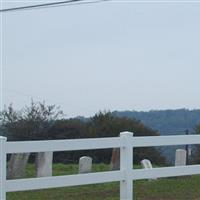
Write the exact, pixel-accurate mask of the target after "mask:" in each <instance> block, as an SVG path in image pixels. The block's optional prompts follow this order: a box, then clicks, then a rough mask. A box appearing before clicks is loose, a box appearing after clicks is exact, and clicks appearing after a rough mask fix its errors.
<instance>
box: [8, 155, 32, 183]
mask: <svg viewBox="0 0 200 200" xmlns="http://www.w3.org/2000/svg"><path fill="white" fill-rule="evenodd" d="M29 155H30V153H14V154H12V155H11V157H10V160H9V162H8V171H7V173H8V174H7V178H8V179H17V178H23V177H24V176H25V171H26V164H27V162H28V158H29Z"/></svg>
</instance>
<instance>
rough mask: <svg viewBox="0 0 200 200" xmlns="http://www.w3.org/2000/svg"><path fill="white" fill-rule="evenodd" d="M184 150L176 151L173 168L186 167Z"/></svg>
mask: <svg viewBox="0 0 200 200" xmlns="http://www.w3.org/2000/svg"><path fill="white" fill-rule="evenodd" d="M186 153H187V152H186V150H184V149H177V150H176V155H175V166H184V165H186Z"/></svg>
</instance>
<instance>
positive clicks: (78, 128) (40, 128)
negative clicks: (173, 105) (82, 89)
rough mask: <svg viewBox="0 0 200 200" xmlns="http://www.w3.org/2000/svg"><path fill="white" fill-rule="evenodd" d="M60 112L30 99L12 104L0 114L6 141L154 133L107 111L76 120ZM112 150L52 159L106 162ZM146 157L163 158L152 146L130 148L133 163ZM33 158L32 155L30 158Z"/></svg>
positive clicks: (158, 161) (155, 160) (156, 160)
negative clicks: (19, 106)
mask: <svg viewBox="0 0 200 200" xmlns="http://www.w3.org/2000/svg"><path fill="white" fill-rule="evenodd" d="M61 113H62V112H61V111H60V110H59V109H57V108H56V107H55V106H47V105H45V104H44V103H34V102H32V103H31V105H30V107H25V108H24V109H22V110H20V111H15V110H14V109H13V107H12V106H9V107H8V108H7V109H4V111H3V112H2V113H1V121H2V126H3V127H4V129H6V133H7V137H8V138H9V140H41V139H45V140H46V139H75V138H100V137H117V136H119V133H120V132H122V131H130V132H133V133H134V135H135V136H152V135H158V133H157V132H155V131H153V130H152V129H150V128H147V127H145V126H144V125H143V124H142V123H141V122H140V121H138V120H135V119H128V118H119V117H116V116H113V115H112V113H110V112H100V113H98V114H96V115H95V116H94V117H92V118H91V119H90V120H88V121H81V120H79V119H59V116H60V114H61ZM111 153H112V149H105V150H104V149H103V150H89V151H73V152H56V153H54V161H55V162H62V163H73V162H78V160H79V158H80V157H81V156H83V155H88V156H91V157H92V158H93V161H94V162H95V163H101V162H104V163H109V162H110V159H111ZM144 158H148V159H150V160H151V161H152V162H153V163H156V164H163V163H164V162H165V159H164V158H163V157H162V156H161V154H160V153H159V151H158V150H157V149H155V148H143V149H141V148H137V149H135V150H134V162H135V163H138V162H140V160H142V159H144ZM32 159H33V157H32Z"/></svg>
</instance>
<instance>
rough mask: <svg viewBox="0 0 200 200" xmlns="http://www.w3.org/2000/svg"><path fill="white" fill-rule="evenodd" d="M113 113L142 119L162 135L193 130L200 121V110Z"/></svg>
mask: <svg viewBox="0 0 200 200" xmlns="http://www.w3.org/2000/svg"><path fill="white" fill-rule="evenodd" d="M113 115H115V116H119V117H127V118H136V119H138V120H141V121H142V122H143V123H144V124H145V125H146V126H148V127H150V128H152V129H154V130H157V131H159V133H160V134H161V135H174V134H176V135H177V134H184V133H185V130H186V129H188V130H189V131H190V132H193V131H194V128H195V126H196V125H197V124H198V123H200V110H187V109H178V110H158V111H156V110H152V111H149V112H138V111H121V112H120V111H114V112H113Z"/></svg>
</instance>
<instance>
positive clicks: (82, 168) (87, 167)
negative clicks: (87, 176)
mask: <svg viewBox="0 0 200 200" xmlns="http://www.w3.org/2000/svg"><path fill="white" fill-rule="evenodd" d="M91 171H92V158H91V157H88V156H83V157H81V158H80V159H79V173H80V174H83V173H90V172H91Z"/></svg>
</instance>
